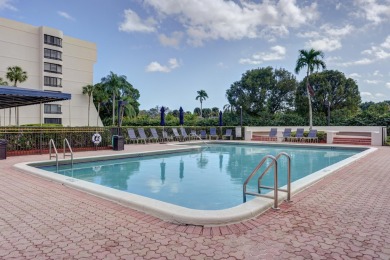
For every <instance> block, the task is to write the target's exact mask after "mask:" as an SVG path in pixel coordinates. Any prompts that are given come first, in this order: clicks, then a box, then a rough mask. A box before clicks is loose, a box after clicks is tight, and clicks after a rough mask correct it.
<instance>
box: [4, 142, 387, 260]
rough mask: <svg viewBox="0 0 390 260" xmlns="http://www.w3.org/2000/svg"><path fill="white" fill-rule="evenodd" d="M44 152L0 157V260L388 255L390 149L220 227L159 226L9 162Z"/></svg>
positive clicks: (385, 257) (140, 216)
mask: <svg viewBox="0 0 390 260" xmlns="http://www.w3.org/2000/svg"><path fill="white" fill-rule="evenodd" d="M126 147H127V148H126V149H128V150H130V149H131V150H134V149H137V150H148V149H156V148H157V147H158V148H159V147H162V146H161V145H143V146H141V145H138V146H126ZM107 153H115V152H113V151H97V152H84V153H77V154H76V156H77V157H81V156H88V155H91V154H93V155H96V154H107ZM47 157H48V156H47V155H44V156H38V155H34V156H23V157H10V158H8V159H7V160H4V161H0V259H390V225H389V223H390V189H389V188H388V187H389V184H390V160H389V159H390V148H388V147H382V148H379V149H378V151H376V152H374V153H372V154H370V155H368V156H367V157H365V158H364V159H361V160H359V161H357V162H355V163H353V164H351V165H349V166H347V167H344V168H343V169H341V170H339V171H338V172H336V173H334V174H332V175H330V176H329V177H327V178H325V179H324V180H322V181H321V182H318V183H317V184H315V185H313V186H311V187H310V188H308V189H306V190H304V191H303V192H301V193H299V194H297V195H295V196H294V197H293V203H290V204H287V203H283V204H282V205H281V210H279V211H273V210H269V211H267V212H266V213H264V214H262V215H260V216H258V217H257V218H255V219H252V220H249V221H246V222H243V223H236V224H231V225H227V226H221V227H200V226H185V225H181V226H178V225H174V224H170V223H165V222H163V221H161V220H159V219H156V218H154V217H151V216H148V215H145V214H143V213H140V212H137V211H135V210H132V209H129V208H126V207H123V206H121V205H118V204H115V203H113V202H110V201H107V200H104V199H101V198H97V197H94V196H92V195H89V194H85V193H83V192H80V191H77V190H74V189H71V188H68V187H65V186H63V185H61V184H58V183H55V182H50V181H47V180H44V179H41V178H38V177H35V176H32V175H29V174H26V173H21V172H18V171H17V170H15V169H13V168H12V165H13V164H15V163H17V162H21V161H34V160H45V159H47Z"/></svg>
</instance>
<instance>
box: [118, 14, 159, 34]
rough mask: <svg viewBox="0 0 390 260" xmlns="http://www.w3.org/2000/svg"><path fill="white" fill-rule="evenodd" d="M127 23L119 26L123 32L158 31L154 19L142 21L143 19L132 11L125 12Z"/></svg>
mask: <svg viewBox="0 0 390 260" xmlns="http://www.w3.org/2000/svg"><path fill="white" fill-rule="evenodd" d="M124 13H125V14H124V16H125V21H124V22H123V23H121V24H120V25H119V31H122V32H146V33H150V32H154V31H156V28H155V26H156V21H155V20H154V19H153V18H148V19H146V20H141V18H140V17H139V16H138V14H136V13H135V12H134V11H132V10H131V9H127V10H125V11H124Z"/></svg>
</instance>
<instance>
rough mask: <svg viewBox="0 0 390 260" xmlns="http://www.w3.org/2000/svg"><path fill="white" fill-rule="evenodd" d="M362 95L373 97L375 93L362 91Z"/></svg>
mask: <svg viewBox="0 0 390 260" xmlns="http://www.w3.org/2000/svg"><path fill="white" fill-rule="evenodd" d="M360 95H361V96H362V97H373V95H372V94H371V92H364V91H363V92H360Z"/></svg>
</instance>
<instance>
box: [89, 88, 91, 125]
mask: <svg viewBox="0 0 390 260" xmlns="http://www.w3.org/2000/svg"><path fill="white" fill-rule="evenodd" d="M90 110H91V95H89V96H88V126H89V114H90V113H89V112H90Z"/></svg>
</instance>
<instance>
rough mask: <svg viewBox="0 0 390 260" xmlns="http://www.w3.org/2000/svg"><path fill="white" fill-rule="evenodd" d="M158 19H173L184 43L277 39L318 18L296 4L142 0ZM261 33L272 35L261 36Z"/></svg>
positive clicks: (310, 7)
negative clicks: (183, 30) (182, 31)
mask: <svg viewBox="0 0 390 260" xmlns="http://www.w3.org/2000/svg"><path fill="white" fill-rule="evenodd" d="M144 2H145V3H146V4H148V5H149V6H151V7H152V8H153V9H154V10H155V11H156V12H157V13H158V14H159V15H160V17H162V18H165V17H173V18H175V19H176V21H178V22H179V23H180V24H181V26H182V27H184V28H186V33H187V36H188V37H189V39H188V42H189V43H191V44H193V45H202V44H203V42H204V41H207V40H216V39H225V40H240V39H243V38H260V37H267V39H268V38H269V37H280V36H281V35H285V34H286V33H287V32H288V28H298V27H300V26H303V25H305V24H307V23H309V22H311V21H313V20H315V19H317V17H318V12H317V5H316V4H315V3H312V4H310V5H307V6H298V4H297V3H296V0H280V1H277V2H276V1H263V2H260V3H258V2H254V1H240V2H236V1H231V0H213V1H209V0H197V1H194V0H181V1H177V0H164V1H161V0H145V1H144ZM264 30H268V31H271V32H272V34H273V35H271V34H268V35H264Z"/></svg>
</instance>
